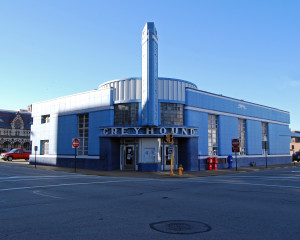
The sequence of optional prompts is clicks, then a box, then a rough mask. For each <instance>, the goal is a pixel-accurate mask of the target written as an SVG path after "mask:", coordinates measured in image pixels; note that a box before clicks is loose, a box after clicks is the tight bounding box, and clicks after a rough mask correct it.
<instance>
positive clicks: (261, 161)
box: [198, 155, 292, 171]
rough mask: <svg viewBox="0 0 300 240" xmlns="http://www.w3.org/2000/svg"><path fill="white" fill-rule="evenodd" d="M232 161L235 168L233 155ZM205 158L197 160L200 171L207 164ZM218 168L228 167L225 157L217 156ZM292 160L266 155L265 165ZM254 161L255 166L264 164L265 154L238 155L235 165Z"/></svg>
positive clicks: (205, 168) (290, 158)
mask: <svg viewBox="0 0 300 240" xmlns="http://www.w3.org/2000/svg"><path fill="white" fill-rule="evenodd" d="M232 157H233V162H232V168H235V166H236V159H235V156H234V155H233V156H232ZM206 159H207V158H201V157H200V159H199V160H198V161H199V164H200V171H201V170H207V164H206ZM218 160H219V163H218V169H224V168H228V166H229V164H228V161H227V157H219V158H218ZM291 162H292V157H291V156H288V155H286V156H268V157H267V165H268V166H269V165H280V164H288V163H291ZM253 163H254V165H255V166H266V157H265V156H255V157H249V156H247V157H243V156H238V157H237V166H238V167H251V165H252V164H253Z"/></svg>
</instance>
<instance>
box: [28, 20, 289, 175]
mask: <svg viewBox="0 0 300 240" xmlns="http://www.w3.org/2000/svg"><path fill="white" fill-rule="evenodd" d="M32 117H33V125H32V137H31V140H32V146H33V147H34V146H37V147H38V155H37V163H38V164H47V165H57V166H66V167H73V166H74V149H73V148H72V139H73V138H78V139H79V140H80V147H79V149H78V156H77V167H79V168H87V169H97V170H114V169H121V170H125V169H132V170H140V171H161V170H169V169H170V164H171V161H170V153H171V152H173V153H174V168H175V169H176V168H177V167H178V165H179V164H182V165H183V167H184V169H185V170H192V171H197V170H199V169H205V161H206V158H207V157H209V156H217V157H219V159H220V164H219V167H220V168H222V167H227V165H226V162H225V159H226V158H227V156H228V155H232V154H233V153H232V145H231V141H232V139H239V140H240V153H239V155H238V160H239V161H238V164H239V166H249V164H250V163H251V162H256V165H264V164H265V163H264V161H265V149H263V147H262V142H263V141H267V142H268V146H269V148H268V149H267V154H268V164H283V163H287V162H290V161H291V157H290V154H289V143H290V130H289V121H290V116H289V112H287V111H284V110H279V109H275V108H272V107H267V106H263V105H260V104H255V103H251V102H246V101H243V100H239V99H234V98H231V97H225V96H223V95H217V94H214V93H210V92H205V91H201V90H198V88H197V86H196V85H195V84H194V83H192V82H189V81H185V80H180V79H175V78H163V77H158V37H157V31H156V28H155V26H154V23H146V25H145V28H144V29H143V32H142V77H132V78H126V79H118V80H113V81H109V82H105V83H102V84H100V86H99V87H98V89H97V90H92V91H89V92H83V93H79V94H74V95H71V96H65V97H61V98H57V99H53V100H48V101H44V102H39V103H34V104H32ZM171 131H172V132H173V134H174V144H173V145H171V144H169V143H166V142H165V141H164V140H163V138H164V136H165V135H166V134H168V133H170V132H171ZM32 161H33V159H32Z"/></svg>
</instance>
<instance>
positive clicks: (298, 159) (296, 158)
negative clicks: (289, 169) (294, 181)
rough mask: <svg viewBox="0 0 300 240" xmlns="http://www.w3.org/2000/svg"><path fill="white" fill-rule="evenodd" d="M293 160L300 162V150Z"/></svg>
mask: <svg viewBox="0 0 300 240" xmlns="http://www.w3.org/2000/svg"><path fill="white" fill-rule="evenodd" d="M293 161H297V162H300V151H298V152H295V153H294V154H293Z"/></svg>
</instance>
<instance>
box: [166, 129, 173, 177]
mask: <svg viewBox="0 0 300 240" xmlns="http://www.w3.org/2000/svg"><path fill="white" fill-rule="evenodd" d="M165 140H166V142H167V143H170V144H174V140H173V131H171V133H169V134H167V135H165ZM168 154H171V168H170V176H174V172H173V161H174V159H173V158H174V150H173V147H172V148H169V152H168Z"/></svg>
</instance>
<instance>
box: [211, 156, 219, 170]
mask: <svg viewBox="0 0 300 240" xmlns="http://www.w3.org/2000/svg"><path fill="white" fill-rule="evenodd" d="M218 163H219V159H218V158H217V157H214V158H213V164H212V165H213V166H212V168H213V170H217V169H218Z"/></svg>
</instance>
